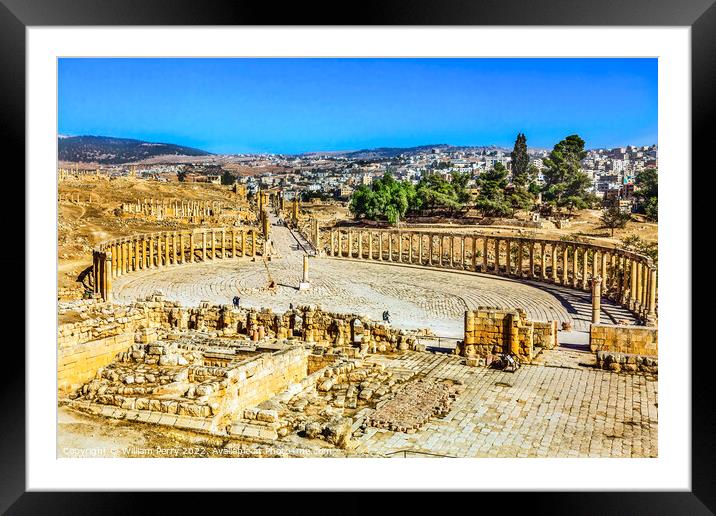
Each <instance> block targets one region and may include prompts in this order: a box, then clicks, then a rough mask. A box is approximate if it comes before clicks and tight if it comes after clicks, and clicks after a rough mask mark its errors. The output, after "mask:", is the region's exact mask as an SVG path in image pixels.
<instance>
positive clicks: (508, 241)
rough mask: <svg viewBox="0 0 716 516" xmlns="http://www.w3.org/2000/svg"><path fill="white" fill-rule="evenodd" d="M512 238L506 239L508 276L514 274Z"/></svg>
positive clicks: (506, 269) (506, 268)
mask: <svg viewBox="0 0 716 516" xmlns="http://www.w3.org/2000/svg"><path fill="white" fill-rule="evenodd" d="M511 247H512V240H511V239H509V238H506V239H505V272H506V274H507V276H512V249H511Z"/></svg>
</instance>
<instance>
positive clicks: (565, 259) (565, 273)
mask: <svg viewBox="0 0 716 516" xmlns="http://www.w3.org/2000/svg"><path fill="white" fill-rule="evenodd" d="M568 281H569V246H568V245H566V244H562V285H566V284H567V282H568Z"/></svg>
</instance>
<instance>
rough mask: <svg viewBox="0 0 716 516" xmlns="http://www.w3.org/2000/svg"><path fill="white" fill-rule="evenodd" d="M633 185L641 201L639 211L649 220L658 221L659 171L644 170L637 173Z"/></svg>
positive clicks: (652, 169) (653, 169)
mask: <svg viewBox="0 0 716 516" xmlns="http://www.w3.org/2000/svg"><path fill="white" fill-rule="evenodd" d="M634 183H635V185H636V187H637V189H638V192H637V195H638V196H639V198H640V199H641V210H640V211H643V212H644V213H645V214H646V216H647V218H648V219H650V220H659V171H658V170H657V169H655V168H646V169H644V170H640V171H639V172H637V174H636V177H635V178H634Z"/></svg>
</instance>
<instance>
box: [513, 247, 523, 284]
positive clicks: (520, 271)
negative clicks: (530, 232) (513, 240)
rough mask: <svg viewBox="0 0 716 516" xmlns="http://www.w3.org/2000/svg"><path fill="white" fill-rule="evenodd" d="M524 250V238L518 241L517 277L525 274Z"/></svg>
mask: <svg viewBox="0 0 716 516" xmlns="http://www.w3.org/2000/svg"><path fill="white" fill-rule="evenodd" d="M523 252H524V242H523V241H522V239H520V240H518V241H517V271H515V272H517V277H519V278H521V277H522V276H523V274H524V272H523V268H524V266H523V258H522V253H523Z"/></svg>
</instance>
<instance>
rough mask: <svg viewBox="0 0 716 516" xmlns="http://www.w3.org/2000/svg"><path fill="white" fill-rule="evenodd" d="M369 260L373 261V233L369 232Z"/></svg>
mask: <svg viewBox="0 0 716 516" xmlns="http://www.w3.org/2000/svg"><path fill="white" fill-rule="evenodd" d="M368 259H369V260H372V259H373V232H372V231H368Z"/></svg>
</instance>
